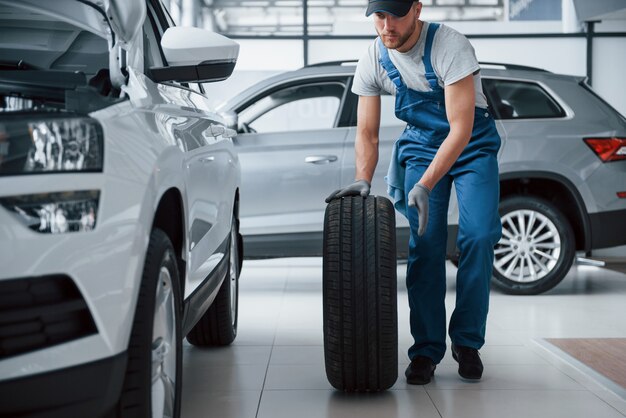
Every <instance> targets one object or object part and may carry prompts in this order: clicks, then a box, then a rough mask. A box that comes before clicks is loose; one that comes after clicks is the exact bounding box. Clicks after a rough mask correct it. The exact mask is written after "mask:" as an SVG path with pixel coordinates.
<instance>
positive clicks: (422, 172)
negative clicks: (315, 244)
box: [327, 0, 501, 384]
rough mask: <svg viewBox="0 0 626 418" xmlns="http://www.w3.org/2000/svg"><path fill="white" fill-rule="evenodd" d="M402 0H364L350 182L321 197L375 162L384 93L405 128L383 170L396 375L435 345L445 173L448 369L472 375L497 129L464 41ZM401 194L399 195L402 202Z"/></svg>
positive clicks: (494, 203) (493, 217)
mask: <svg viewBox="0 0 626 418" xmlns="http://www.w3.org/2000/svg"><path fill="white" fill-rule="evenodd" d="M421 11H422V4H421V3H420V2H419V1H415V2H414V1H412V0H373V1H372V0H370V2H369V6H368V8H367V13H366V15H367V16H370V15H372V14H373V15H374V16H373V19H374V24H375V27H376V31H377V32H378V35H379V37H378V38H377V39H376V40H375V41H374V43H373V44H372V45H371V46H370V47H369V49H368V51H367V53H366V54H365V55H364V56H363V58H361V60H360V61H359V63H358V65H357V69H356V73H355V77H354V84H353V87H352V91H353V92H354V93H355V94H357V95H359V105H358V116H357V136H356V143H355V151H356V176H355V178H356V181H355V182H354V183H353V184H351V185H349V186H347V187H345V188H344V189H340V190H338V191H336V192H334V193H333V194H331V195H330V196H329V197H328V198H327V202H329V201H330V200H331V199H334V198H340V197H343V196H353V195H361V196H367V195H368V194H369V192H370V183H371V181H372V176H373V174H374V170H375V168H376V164H377V162H378V131H379V125H380V94H381V93H384V92H387V93H390V94H394V95H395V96H396V116H397V117H398V118H400V119H402V120H403V121H405V122H407V127H406V129H405V130H404V132H403V133H402V135H401V136H400V138H399V139H398V141H397V142H396V144H395V146H394V149H393V155H392V160H391V165H390V167H389V172H388V175H387V177H386V179H387V183H388V186H389V193H390V195H391V196H392V198H393V200H394V205H395V207H396V209H398V210H399V211H400V212H401V213H403V214H404V215H405V216H406V217H407V218H408V220H409V224H410V229H411V238H410V242H409V259H408V266H407V278H406V284H407V290H408V296H409V307H410V309H411V314H410V324H411V334H412V335H413V338H414V340H415V343H414V344H413V345H412V346H411V347H410V348H409V358H410V359H411V364H410V365H409V367H408V368H407V370H406V373H405V374H406V377H407V382H408V383H410V384H426V383H428V382H430V379H431V377H432V376H433V374H434V371H435V368H436V365H437V364H438V363H439V362H440V361H441V359H442V358H443V356H444V354H445V350H446V312H445V301H444V298H445V290H446V276H445V256H446V241H447V234H446V232H447V212H448V202H449V198H450V190H451V185H452V182H453V181H454V183H455V188H456V192H457V198H458V203H459V234H458V238H457V246H458V248H459V250H460V259H459V268H458V272H457V287H456V289H457V298H456V307H455V310H454V312H453V314H452V318H451V320H450V325H449V335H450V339H451V341H452V355H453V357H454V359H455V360H456V361H458V362H459V374H460V375H461V377H463V378H466V379H480V378H481V377H482V373H483V365H482V362H481V360H480V357H479V353H478V349H480V348H481V347H482V346H483V344H484V338H485V324H486V320H487V310H488V306H489V283H490V279H491V273H492V265H493V256H494V254H493V247H494V245H495V244H496V243H497V242H498V240H499V239H500V235H501V224H500V218H499V216H498V200H499V183H498V164H497V160H496V156H497V152H498V149H499V148H500V137H499V136H498V133H497V131H496V128H495V123H494V121H493V118H492V116H491V115H490V114H489V111H488V110H487V101H486V99H485V96H484V95H483V93H482V87H481V82H480V74H479V69H480V68H479V65H478V62H477V60H476V57H475V54H474V50H473V48H472V46H471V45H470V43H469V42H468V40H467V39H466V38H465V37H464V36H463V35H461V34H459V33H458V32H456V31H454V30H453V29H451V28H449V27H446V26H443V25H437V24H434V23H427V22H423V21H421V20H420V19H419V17H420V14H421ZM407 203H408V206H407Z"/></svg>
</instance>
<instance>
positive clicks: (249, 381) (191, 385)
mask: <svg viewBox="0 0 626 418" xmlns="http://www.w3.org/2000/svg"><path fill="white" fill-rule="evenodd" d="M266 371H267V366H265V365H262V366H260V365H250V364H240V365H232V364H227V365H223V366H210V365H209V366H198V365H195V364H187V365H186V366H185V367H184V368H183V388H184V390H191V391H203V392H207V393H208V392H212V391H248V390H262V389H263V382H264V380H265V373H266Z"/></svg>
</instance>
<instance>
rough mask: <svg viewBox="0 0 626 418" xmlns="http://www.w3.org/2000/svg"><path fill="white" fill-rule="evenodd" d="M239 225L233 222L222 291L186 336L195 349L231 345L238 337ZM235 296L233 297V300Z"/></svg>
mask: <svg viewBox="0 0 626 418" xmlns="http://www.w3.org/2000/svg"><path fill="white" fill-rule="evenodd" d="M238 225H239V222H238V221H237V220H233V223H232V228H231V234H230V244H229V252H228V257H229V259H228V271H227V273H226V277H224V281H223V282H222V285H221V286H220V290H219V291H218V293H217V296H216V297H215V300H214V301H213V303H212V304H211V306H210V307H209V309H208V310H207V311H206V312H205V313H204V315H202V317H201V318H200V320H199V321H198V322H197V323H196V325H194V327H193V328H192V329H191V331H189V333H188V334H187V341H189V343H191V344H193V345H195V346H198V347H214V346H224V345H229V344H231V343H232V342H233V341H235V337H237V320H238V308H239V274H240V270H241V260H240V259H239V255H240V252H239V246H240V245H241V238H240V235H239V233H238ZM233 282H234V283H233ZM231 284H232V287H231ZM233 292H234V295H233V297H232V298H231V295H232V293H233ZM233 304H234V308H233Z"/></svg>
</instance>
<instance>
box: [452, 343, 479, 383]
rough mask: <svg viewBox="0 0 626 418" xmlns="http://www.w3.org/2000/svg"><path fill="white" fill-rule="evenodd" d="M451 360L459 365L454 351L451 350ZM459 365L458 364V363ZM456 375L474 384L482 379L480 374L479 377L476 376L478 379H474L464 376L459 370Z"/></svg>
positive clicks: (474, 377)
mask: <svg viewBox="0 0 626 418" xmlns="http://www.w3.org/2000/svg"><path fill="white" fill-rule="evenodd" d="M452 358H453V359H454V360H455V361H456V362H457V363H459V359H458V358H457V356H456V353H455V352H454V350H452ZM459 365H460V363H459ZM458 373H459V376H461V377H462V378H463V380H466V381H468V382H476V381H478V380H480V379H481V378H482V377H483V375H482V374H481V375H480V376H478V377H476V376H464V375H463V374H462V373H461V370H458Z"/></svg>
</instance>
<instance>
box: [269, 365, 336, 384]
mask: <svg viewBox="0 0 626 418" xmlns="http://www.w3.org/2000/svg"><path fill="white" fill-rule="evenodd" d="M302 389H315V390H320V389H322V390H323V389H332V386H331V385H330V383H329V382H328V379H327V378H326V369H325V368H324V367H323V366H322V367H320V366H319V365H292V364H290V365H285V364H281V365H270V366H269V368H268V370H267V379H266V380H265V390H302Z"/></svg>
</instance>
